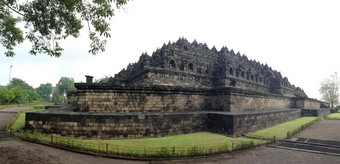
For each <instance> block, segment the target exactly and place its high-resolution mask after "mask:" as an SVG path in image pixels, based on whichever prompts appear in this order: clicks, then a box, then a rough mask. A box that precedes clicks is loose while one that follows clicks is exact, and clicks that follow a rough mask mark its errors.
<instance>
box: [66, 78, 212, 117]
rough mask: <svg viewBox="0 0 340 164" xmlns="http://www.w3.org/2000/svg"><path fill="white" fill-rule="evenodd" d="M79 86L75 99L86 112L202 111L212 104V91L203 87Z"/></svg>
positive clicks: (79, 107) (80, 108) (78, 105)
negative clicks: (210, 94)
mask: <svg viewBox="0 0 340 164" xmlns="http://www.w3.org/2000/svg"><path fill="white" fill-rule="evenodd" d="M76 86H77V87H78V88H79V90H78V92H77V95H76V98H74V100H75V101H74V102H73V103H75V104H76V107H77V108H78V110H79V111H85V112H87V111H90V112H160V111H162V112H179V111H201V110H210V108H208V105H209V104H211V103H210V96H209V93H210V92H209V90H207V89H203V88H202V89H194V88H181V87H166V86H157V87H156V86H151V87H150V86H143V87H142V86H105V85H92V86H90V87H92V88H90V89H86V90H83V89H84V88H82V87H81V84H76ZM83 87H89V86H86V85H83ZM73 103H71V104H73ZM211 110H213V109H211ZM214 110H215V109H214Z"/></svg>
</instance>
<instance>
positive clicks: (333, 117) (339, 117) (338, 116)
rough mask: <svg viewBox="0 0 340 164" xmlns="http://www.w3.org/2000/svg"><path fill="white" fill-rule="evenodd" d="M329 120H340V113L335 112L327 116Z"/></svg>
mask: <svg viewBox="0 0 340 164" xmlns="http://www.w3.org/2000/svg"><path fill="white" fill-rule="evenodd" d="M326 119H329V120H340V113H333V114H330V115H328V116H327V117H326Z"/></svg>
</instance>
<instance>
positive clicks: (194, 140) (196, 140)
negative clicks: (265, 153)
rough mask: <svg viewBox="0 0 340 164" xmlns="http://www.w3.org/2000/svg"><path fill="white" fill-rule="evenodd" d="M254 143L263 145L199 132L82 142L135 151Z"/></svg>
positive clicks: (247, 140) (256, 141)
mask: <svg viewBox="0 0 340 164" xmlns="http://www.w3.org/2000/svg"><path fill="white" fill-rule="evenodd" d="M250 141H254V143H255V144H260V143H264V141H261V140H253V139H248V138H241V137H240V138H232V137H226V136H224V135H219V134H214V133H209V132H199V133H192V134H185V135H176V136H168V137H160V138H145V139H122V140H82V142H84V143H93V142H96V143H99V144H107V143H108V144H111V145H116V146H124V147H131V148H137V149H144V148H151V149H158V148H162V147H163V148H164V147H165V148H173V147H177V148H187V147H195V146H196V147H217V146H221V145H227V146H229V147H230V150H231V147H232V143H234V144H235V145H236V144H239V143H242V142H250Z"/></svg>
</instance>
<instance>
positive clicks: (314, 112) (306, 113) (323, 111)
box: [301, 108, 331, 117]
mask: <svg viewBox="0 0 340 164" xmlns="http://www.w3.org/2000/svg"><path fill="white" fill-rule="evenodd" d="M329 114H331V109H330V108H320V109H302V110H301V115H302V117H322V116H327V115H329Z"/></svg>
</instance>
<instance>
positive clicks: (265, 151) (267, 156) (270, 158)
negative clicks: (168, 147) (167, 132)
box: [0, 107, 340, 164]
mask: <svg viewBox="0 0 340 164" xmlns="http://www.w3.org/2000/svg"><path fill="white" fill-rule="evenodd" d="M30 108H32V107H13V108H7V109H1V110H0V127H1V128H2V129H3V127H4V126H5V125H6V124H7V122H8V121H9V120H10V119H11V118H12V117H14V116H15V114H16V112H18V111H20V110H24V109H30ZM1 128H0V129H1ZM339 129H340V121H339V120H336V121H332V120H323V121H320V122H318V123H316V124H314V125H312V126H311V127H309V128H308V129H305V130H303V131H302V132H300V133H299V134H297V135H295V136H294V137H298V138H313V139H323V140H336V141H339V140H340V133H339ZM0 161H1V162H2V163H5V164H6V163H32V164H33V163H34V164H35V163H47V164H48V163H75V164H77V163H82V164H83V163H84V164H85V163H98V164H102V163H103V164H104V163H113V164H114V163H122V164H124V163H232V164H233V163H245V164H246V163H249V164H256V163H259V164H273V163H275V164H281V163H282V164H287V163H288V164H290V163H291V164H294V163H299V164H300V163H306V164H307V163H308V164H314V163H322V164H328V163H332V164H333V163H340V157H339V156H333V155H325V154H316V153H310V152H303V151H294V150H287V149H280V148H274V147H264V146H263V147H258V148H255V149H250V150H245V151H240V152H234V153H229V154H224V155H218V156H209V157H199V158H193V159H182V160H165V161H131V160H119V159H112V158H104V157H96V156H92V155H84V154H79V153H74V152H69V151H65V150H61V149H57V148H53V147H48V146H44V145H39V144H35V143H30V142H25V141H21V140H18V139H6V140H0Z"/></svg>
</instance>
